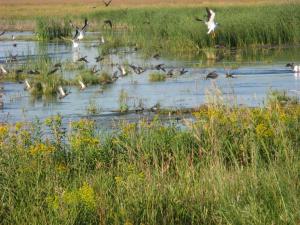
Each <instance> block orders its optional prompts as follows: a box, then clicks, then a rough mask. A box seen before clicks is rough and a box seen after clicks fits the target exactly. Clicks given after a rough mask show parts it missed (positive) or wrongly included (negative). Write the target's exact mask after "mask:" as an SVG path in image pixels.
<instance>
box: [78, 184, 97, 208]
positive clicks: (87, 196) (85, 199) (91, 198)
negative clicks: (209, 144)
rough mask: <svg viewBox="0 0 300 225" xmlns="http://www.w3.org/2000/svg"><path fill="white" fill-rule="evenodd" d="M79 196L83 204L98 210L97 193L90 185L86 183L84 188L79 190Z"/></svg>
mask: <svg viewBox="0 0 300 225" xmlns="http://www.w3.org/2000/svg"><path fill="white" fill-rule="evenodd" d="M78 194H79V197H80V200H81V202H82V203H84V204H85V205H86V206H87V207H88V208H90V209H94V208H96V200H95V193H94V190H93V188H92V187H91V186H90V185H89V184H88V183H86V182H85V183H84V184H83V186H82V187H81V188H80V189H79V191H78Z"/></svg>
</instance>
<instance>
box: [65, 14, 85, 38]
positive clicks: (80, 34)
mask: <svg viewBox="0 0 300 225" xmlns="http://www.w3.org/2000/svg"><path fill="white" fill-rule="evenodd" d="M69 23H70V25H71V27H73V28H74V29H75V30H76V33H75V36H74V37H73V40H82V39H83V38H84V35H85V32H86V30H87V28H88V26H89V23H88V19H87V18H85V20H84V25H83V27H82V28H81V29H80V28H79V27H78V26H75V25H74V24H73V23H72V21H71V20H70V21H69Z"/></svg>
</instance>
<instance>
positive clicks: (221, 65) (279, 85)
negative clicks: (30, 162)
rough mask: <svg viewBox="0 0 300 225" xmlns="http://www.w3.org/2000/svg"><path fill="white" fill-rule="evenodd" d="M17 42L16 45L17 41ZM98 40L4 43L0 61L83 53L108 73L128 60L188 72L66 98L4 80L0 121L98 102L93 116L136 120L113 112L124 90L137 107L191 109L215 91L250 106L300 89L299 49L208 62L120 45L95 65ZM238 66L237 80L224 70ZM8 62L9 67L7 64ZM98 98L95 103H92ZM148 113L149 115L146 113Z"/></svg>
mask: <svg viewBox="0 0 300 225" xmlns="http://www.w3.org/2000/svg"><path fill="white" fill-rule="evenodd" d="M15 43H16V44H17V46H16V47H13V44H15ZM95 45H97V42H95V41H94V42H83V43H81V44H80V47H79V49H78V50H74V49H73V48H72V46H71V45H70V44H69V43H57V42H50V43H40V42H34V41H1V42H0V62H1V63H2V64H5V61H6V59H7V57H8V56H9V55H10V54H11V55H17V56H18V63H19V64H22V63H26V60H27V59H28V57H29V56H30V58H31V59H35V58H38V57H39V56H42V55H45V54H47V55H49V56H50V57H51V58H52V59H53V60H54V61H55V62H58V61H65V60H68V61H76V60H77V59H78V58H79V57H82V56H86V55H87V56H88V57H87V58H88V61H89V63H88V64H87V67H89V68H92V67H93V66H94V65H97V67H98V68H101V69H102V70H104V71H107V72H110V73H113V72H114V71H116V70H117V69H116V67H115V66H111V65H110V64H111V63H112V62H113V63H114V64H115V63H119V64H123V63H130V64H134V65H141V66H146V67H147V68H151V67H153V66H154V65H156V64H159V63H164V64H165V66H166V68H167V70H168V69H170V68H181V67H184V68H186V69H187V70H188V73H186V74H184V75H182V76H177V77H175V78H168V79H167V80H166V81H165V82H149V81H148V79H149V78H148V76H149V73H151V72H153V71H154V70H150V69H148V70H147V71H146V72H145V73H143V74H141V75H136V74H134V73H132V74H130V75H128V76H127V77H124V78H120V79H119V80H117V82H115V83H114V84H112V85H109V86H107V87H106V88H105V90H104V91H103V93H101V92H100V91H99V90H100V86H90V87H88V88H87V89H86V90H84V91H80V90H79V88H77V87H72V88H71V89H70V91H71V93H70V94H69V95H68V96H67V97H66V98H64V99H61V100H58V99H51V100H49V99H48V100H45V99H43V98H42V99H33V98H32V97H30V95H29V93H28V92H26V91H24V90H23V87H24V86H23V84H19V83H10V82H5V83H3V84H2V86H4V108H3V109H2V110H1V111H0V120H1V121H6V122H15V121H19V120H29V121H31V120H33V119H35V118H39V119H42V120H43V119H45V118H46V117H49V116H51V115H55V114H57V113H59V114H61V115H63V117H64V118H65V120H74V119H78V118H81V117H86V116H87V114H88V113H87V107H88V106H89V105H91V104H94V105H95V106H96V107H97V108H100V113H98V114H97V115H96V116H93V118H94V119H97V120H99V121H100V122H101V121H102V122H103V123H108V121H111V120H119V119H129V120H132V119H136V118H138V117H141V116H142V115H136V114H129V115H122V116H120V115H117V114H114V113H113V112H115V111H117V110H118V109H119V95H120V92H121V90H124V91H126V92H127V93H128V96H129V99H128V105H129V106H130V108H131V109H135V108H136V107H137V106H138V105H139V104H142V105H143V106H144V107H145V108H150V107H151V106H153V105H155V104H156V103H160V105H161V107H163V108H176V109H178V108H191V107H196V106H199V105H201V104H203V103H205V102H207V101H208V99H209V98H208V97H207V96H209V94H208V93H210V92H213V93H216V92H218V93H219V92H220V93H222V96H221V98H222V99H223V100H224V101H226V102H229V103H230V104H243V105H248V106H260V105H263V102H264V100H265V98H266V94H267V93H268V91H270V89H272V90H285V91H287V92H289V93H290V94H291V95H297V93H299V92H300V75H298V74H294V73H292V72H291V71H290V70H289V69H287V68H286V67H285V64H286V63H287V62H289V61H297V60H299V59H300V53H299V52H300V51H298V50H299V49H298V48H291V47H290V48H284V49H280V50H269V51H267V53H266V52H263V53H255V54H253V52H250V53H249V51H245V52H242V53H238V54H241V56H237V52H235V53H234V54H229V55H225V57H223V58H222V59H217V60H205V57H203V55H205V53H203V54H199V55H197V56H192V57H190V56H189V57H180V58H178V57H177V58H176V57H172V56H168V55H166V56H163V57H162V58H160V59H158V60H157V59H153V58H150V59H149V58H145V57H144V56H143V55H142V54H141V53H140V52H134V51H131V50H129V49H120V50H119V51H117V53H114V54H110V55H109V56H107V57H106V59H105V60H104V61H103V62H102V63H101V64H96V63H95V59H94V58H95V57H96V56H98V55H99V52H100V51H101V50H100V49H101V47H100V48H99V47H95ZM233 65H234V66H235V67H236V68H235V69H232V70H231V71H232V72H234V74H235V75H236V78H233V79H226V78H225V73H226V71H227V70H226V69H225V68H228V67H229V66H233ZM6 66H8V65H6ZM210 71H217V72H218V73H219V77H218V78H217V79H216V80H206V79H205V75H206V74H207V73H208V72H210ZM75 74H78V72H75V73H72V72H68V73H65V76H69V77H72V76H75ZM91 102H93V103H91ZM144 116H148V113H144Z"/></svg>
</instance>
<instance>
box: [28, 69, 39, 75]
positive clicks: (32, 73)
mask: <svg viewBox="0 0 300 225" xmlns="http://www.w3.org/2000/svg"><path fill="white" fill-rule="evenodd" d="M27 74H30V75H38V74H41V73H40V71H38V70H29V71H28V72H27Z"/></svg>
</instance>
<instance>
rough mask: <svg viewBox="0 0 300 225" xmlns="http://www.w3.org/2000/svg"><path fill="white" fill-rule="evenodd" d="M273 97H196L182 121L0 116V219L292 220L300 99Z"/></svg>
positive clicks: (296, 213)
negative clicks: (190, 118)
mask: <svg viewBox="0 0 300 225" xmlns="http://www.w3.org/2000/svg"><path fill="white" fill-rule="evenodd" d="M280 96H281V95H280V94H273V95H272V97H271V98H269V101H268V104H267V105H266V106H265V107H263V108H243V107H239V108H235V107H227V106H224V105H223V104H209V105H206V106H203V107H201V108H199V110H198V111H197V112H195V114H194V116H195V121H194V122H193V123H191V122H186V123H185V129H178V128H177V127H176V126H173V125H169V126H166V125H164V124H163V123H162V122H160V120H159V119H158V118H156V119H154V120H153V121H152V122H147V121H143V120H142V121H139V122H138V123H125V122H124V123H120V124H119V125H118V128H119V129H118V130H117V131H113V132H112V133H110V134H107V133H105V134H104V133H102V132H99V129H98V128H97V125H96V124H95V123H94V122H93V121H91V120H86V119H82V120H79V121H74V122H71V123H70V126H69V128H68V129H67V130H66V129H64V127H62V118H61V117H60V116H59V115H57V116H54V117H51V118H49V119H47V120H45V121H44V122H40V121H36V122H34V123H26V122H19V123H16V124H2V125H1V126H0V153H1V158H0V176H1V179H0V193H1V202H2V203H1V207H0V223H1V224H20V223H22V224H24V223H25V224H45V223H51V224H249V223H252V224H274V223H276V224H296V223H298V222H299V220H300V213H299V212H300V206H299V204H298V203H299V200H300V192H299V190H300V188H299V169H300V163H299V159H300V158H299V157H300V154H299V151H298V150H299V147H300V146H299V145H300V139H299V137H300V136H299V132H300V126H299V125H300V124H299V116H300V105H299V103H297V102H295V101H294V100H292V99H291V98H289V97H288V96H285V97H284V98H282V97H280ZM283 100H284V101H283ZM44 126H46V127H47V130H48V131H46V132H45V129H43V128H44Z"/></svg>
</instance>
